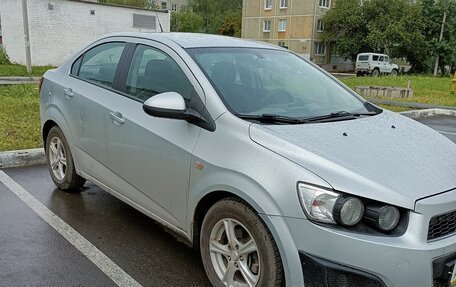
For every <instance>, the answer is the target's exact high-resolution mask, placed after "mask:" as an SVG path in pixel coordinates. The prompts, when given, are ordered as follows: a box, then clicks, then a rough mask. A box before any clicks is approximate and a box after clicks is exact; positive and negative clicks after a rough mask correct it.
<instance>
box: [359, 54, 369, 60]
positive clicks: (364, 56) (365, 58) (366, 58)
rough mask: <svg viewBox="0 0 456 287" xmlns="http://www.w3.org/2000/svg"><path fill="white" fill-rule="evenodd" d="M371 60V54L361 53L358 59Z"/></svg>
mask: <svg viewBox="0 0 456 287" xmlns="http://www.w3.org/2000/svg"><path fill="white" fill-rule="evenodd" d="M368 60H369V55H360V56H359V57H358V61H368Z"/></svg>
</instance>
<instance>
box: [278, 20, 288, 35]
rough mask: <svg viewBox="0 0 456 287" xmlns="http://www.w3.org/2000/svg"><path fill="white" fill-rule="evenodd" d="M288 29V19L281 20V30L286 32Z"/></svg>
mask: <svg viewBox="0 0 456 287" xmlns="http://www.w3.org/2000/svg"><path fill="white" fill-rule="evenodd" d="M286 30H287V20H279V32H285V31H286Z"/></svg>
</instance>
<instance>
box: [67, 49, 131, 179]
mask: <svg viewBox="0 0 456 287" xmlns="http://www.w3.org/2000/svg"><path fill="white" fill-rule="evenodd" d="M125 47H126V43H125V42H121V41H112V42H103V43H100V44H98V45H96V46H94V47H92V48H90V49H88V50H87V51H86V52H85V53H83V54H82V55H81V56H80V57H79V58H78V59H77V60H76V61H75V62H74V63H73V65H72V68H71V72H70V74H69V75H68V76H67V77H65V79H64V80H63V81H62V89H63V94H64V96H63V97H62V98H63V99H64V100H65V101H66V102H67V104H66V111H64V113H65V116H66V118H67V119H68V123H67V124H68V125H69V127H70V131H71V133H72V138H73V144H74V146H75V156H76V158H77V160H78V163H79V167H80V169H81V170H82V171H84V172H85V173H87V174H89V175H90V176H92V177H94V178H96V179H98V180H100V181H104V178H105V177H106V172H105V166H106V164H107V144H106V128H107V124H108V120H109V111H110V110H111V108H110V105H111V103H112V101H113V95H114V94H115V92H114V91H115V88H116V82H117V81H116V78H117V77H118V71H119V69H118V68H119V63H120V61H121V58H122V55H123V53H124V51H125Z"/></svg>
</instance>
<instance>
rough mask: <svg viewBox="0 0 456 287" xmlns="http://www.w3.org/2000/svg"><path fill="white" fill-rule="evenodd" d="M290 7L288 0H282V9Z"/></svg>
mask: <svg viewBox="0 0 456 287" xmlns="http://www.w3.org/2000/svg"><path fill="white" fill-rule="evenodd" d="M285 8H288V0H280V9H285Z"/></svg>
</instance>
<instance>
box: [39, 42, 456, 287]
mask: <svg viewBox="0 0 456 287" xmlns="http://www.w3.org/2000/svg"><path fill="white" fill-rule="evenodd" d="M40 94H41V121H42V135H43V140H44V142H45V148H46V154H47V159H48V163H49V171H50V174H51V176H52V179H53V181H54V182H55V184H56V185H57V186H58V187H59V188H60V189H62V190H79V189H80V188H81V187H82V186H83V185H84V183H85V181H86V180H90V181H91V182H94V183H96V184H97V185H99V186H100V187H101V188H103V189H104V190H106V191H107V192H109V193H111V194H112V195H114V196H116V197H117V198H119V199H120V200H122V201H124V202H126V203H128V204H129V205H131V206H133V207H134V208H136V209H138V210H139V211H141V212H143V213H145V214H147V215H148V216H150V217H151V218H153V219H155V220H156V221H158V222H159V223H161V224H163V225H164V226H165V227H167V228H168V229H169V230H171V231H172V232H173V233H174V234H175V235H176V236H177V237H179V238H180V239H181V240H184V241H185V242H187V243H188V244H189V245H191V246H193V247H195V248H198V249H199V250H200V251H201V257H202V262H203V265H204V268H205V270H206V272H207V276H208V278H209V279H210V281H211V282H212V284H213V285H214V286H313V287H315V286H324V287H341V286H344V287H385V286H387V287H408V286H412V287H430V286H456V278H455V277H456V274H455V273H456V267H455V265H456V264H455V262H456V145H455V144H454V143H452V142H451V141H450V140H449V139H447V138H445V137H443V136H441V135H440V134H438V133H437V132H435V131H433V130H431V129H430V128H428V127H426V126H423V125H421V124H419V123H417V122H415V121H413V120H410V119H408V118H406V117H403V116H401V115H398V114H396V113H393V112H390V111H387V110H383V109H381V108H379V107H377V106H374V105H372V104H370V103H369V102H366V101H365V100H364V99H362V98H360V97H359V96H358V95H356V94H355V93H354V92H353V91H351V90H350V89H349V88H347V87H346V86H344V85H343V84H342V83H340V82H339V81H338V80H336V79H335V78H333V77H332V76H331V75H329V74H327V73H326V72H324V71H323V70H321V69H320V68H318V67H316V66H315V65H313V64H312V63H310V62H308V61H306V60H304V59H302V58H300V57H299V56H298V55H296V54H294V53H292V52H290V51H288V50H285V49H283V48H281V47H278V46H272V45H268V44H264V43H257V42H252V41H245V40H241V39H235V38H227V37H221V36H211V35H199V34H179V33H155V34H145V33H122V34H114V35H108V36H105V37H102V38H100V39H98V40H97V41H95V42H94V43H92V44H90V45H89V46H87V47H86V48H84V49H83V50H81V51H80V52H77V53H76V54H74V55H73V56H71V57H70V58H69V59H68V61H66V62H65V63H64V64H63V65H61V66H60V67H59V68H57V69H55V70H51V71H48V72H47V73H46V74H45V75H44V78H43V79H42V81H41V86H40ZM151 276H152V275H151Z"/></svg>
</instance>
